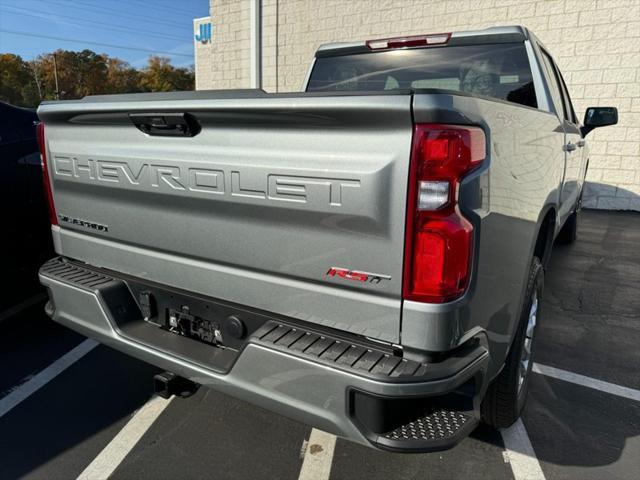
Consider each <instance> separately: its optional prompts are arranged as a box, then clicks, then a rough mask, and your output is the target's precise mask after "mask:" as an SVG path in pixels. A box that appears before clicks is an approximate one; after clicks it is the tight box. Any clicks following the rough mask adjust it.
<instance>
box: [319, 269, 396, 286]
mask: <svg viewBox="0 0 640 480" xmlns="http://www.w3.org/2000/svg"><path fill="white" fill-rule="evenodd" d="M326 275H327V276H329V277H334V278H341V279H344V280H353V281H355V282H362V283H373V284H378V283H380V282H381V281H382V280H391V277H390V276H389V275H382V274H379V273H369V272H359V271H357V270H349V269H348V268H340V267H331V268H330V269H329V271H327V273H326Z"/></svg>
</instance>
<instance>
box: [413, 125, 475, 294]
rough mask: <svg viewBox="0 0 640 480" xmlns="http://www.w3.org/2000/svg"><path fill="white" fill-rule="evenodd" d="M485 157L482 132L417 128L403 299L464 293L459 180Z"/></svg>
mask: <svg viewBox="0 0 640 480" xmlns="http://www.w3.org/2000/svg"><path fill="white" fill-rule="evenodd" d="M485 154H486V141H485V135H484V132H483V131H482V130H481V129H480V128H476V127H462V126H456V125H434V124H421V125H416V126H415V130H414V137H413V153H412V158H411V170H410V178H409V199H408V209H407V232H406V244H405V265H404V285H403V298H405V299H407V300H414V301H419V302H430V303H443V302H447V301H450V300H453V299H455V298H458V297H460V296H461V295H462V294H463V293H464V292H465V291H466V289H467V287H468V285H469V279H470V270H471V258H472V254H473V226H472V224H471V222H469V221H468V220H467V219H466V218H465V217H464V216H463V215H462V214H461V212H460V209H459V208H458V204H457V191H458V185H459V183H460V181H461V180H462V178H463V177H464V176H465V175H467V174H468V173H469V172H470V171H471V170H473V169H475V168H476V167H477V166H478V165H479V164H480V163H481V162H482V161H483V160H484V158H485ZM447 185H448V186H449V188H448V189H447V188H446V186H447Z"/></svg>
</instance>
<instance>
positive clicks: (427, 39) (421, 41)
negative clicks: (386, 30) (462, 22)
mask: <svg viewBox="0 0 640 480" xmlns="http://www.w3.org/2000/svg"><path fill="white" fill-rule="evenodd" d="M450 38H451V34H450V33H434V34H430V35H413V36H410V37H396V38H380V39H377V40H367V41H366V42H365V43H366V45H367V47H368V48H369V49H370V50H385V49H388V48H410V47H428V46H430V45H444V44H445V43H448V42H449V39H450Z"/></svg>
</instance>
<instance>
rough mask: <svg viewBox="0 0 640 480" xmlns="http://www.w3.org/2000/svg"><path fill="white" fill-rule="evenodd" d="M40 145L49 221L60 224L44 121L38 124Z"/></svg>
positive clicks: (52, 223)
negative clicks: (51, 177) (48, 161)
mask: <svg viewBox="0 0 640 480" xmlns="http://www.w3.org/2000/svg"><path fill="white" fill-rule="evenodd" d="M36 128H37V132H36V133H37V138H38V145H39V146H40V159H41V162H42V183H43V186H44V198H45V200H46V202H47V207H48V208H49V221H50V222H51V225H58V215H56V207H55V204H54V203H53V192H52V190H51V180H50V178H49V169H48V168H47V144H46V142H45V138H44V123H42V122H41V123H38V125H37V127H36Z"/></svg>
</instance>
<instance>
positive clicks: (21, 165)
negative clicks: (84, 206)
mask: <svg viewBox="0 0 640 480" xmlns="http://www.w3.org/2000/svg"><path fill="white" fill-rule="evenodd" d="M37 122H38V116H37V115H36V113H35V111H33V110H28V109H24V108H18V107H14V106H12V105H9V104H7V103H2V102H0V205H1V207H0V212H1V213H2V230H1V232H2V233H1V234H0V239H1V240H0V245H1V246H2V250H1V251H2V253H3V255H2V256H3V265H2V276H3V280H2V284H3V293H2V296H1V297H0V310H4V309H6V308H8V307H9V306H11V305H15V304H16V303H19V302H20V301H21V300H24V299H26V298H28V297H30V296H31V295H33V294H34V293H36V292H38V291H39V285H38V278H37V277H38V276H37V271H38V266H39V265H40V264H41V263H42V261H43V260H46V259H47V258H49V257H51V256H53V247H52V244H51V232H50V226H49V219H48V217H47V206H46V203H45V197H44V190H43V184H42V167H41V165H40V151H39V148H38V142H37V140H36V123H37Z"/></svg>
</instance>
